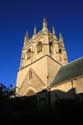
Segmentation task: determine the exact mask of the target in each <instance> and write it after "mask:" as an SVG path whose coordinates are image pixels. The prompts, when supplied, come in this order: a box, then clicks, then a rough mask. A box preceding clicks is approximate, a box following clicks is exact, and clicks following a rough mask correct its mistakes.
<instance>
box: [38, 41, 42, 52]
mask: <svg viewBox="0 0 83 125" xmlns="http://www.w3.org/2000/svg"><path fill="white" fill-rule="evenodd" d="M40 52H42V43H41V42H39V43H38V44H37V53H40Z"/></svg>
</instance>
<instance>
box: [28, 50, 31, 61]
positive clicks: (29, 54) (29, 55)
mask: <svg viewBox="0 0 83 125" xmlns="http://www.w3.org/2000/svg"><path fill="white" fill-rule="evenodd" d="M30 58H31V49H28V51H27V59H30Z"/></svg>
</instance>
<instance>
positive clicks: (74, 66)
mask: <svg viewBox="0 0 83 125" xmlns="http://www.w3.org/2000/svg"><path fill="white" fill-rule="evenodd" d="M81 75H83V57H82V58H80V59H78V60H75V61H73V62H71V63H69V64H67V65H64V66H62V68H61V69H60V70H59V72H58V73H57V75H56V76H55V78H54V80H53V82H52V83H51V85H50V86H51V87H53V86H55V85H57V84H59V83H63V82H66V81H68V80H71V79H73V78H75V77H78V76H81Z"/></svg>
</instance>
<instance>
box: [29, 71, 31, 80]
mask: <svg viewBox="0 0 83 125" xmlns="http://www.w3.org/2000/svg"><path fill="white" fill-rule="evenodd" d="M31 79H32V71H29V80H31Z"/></svg>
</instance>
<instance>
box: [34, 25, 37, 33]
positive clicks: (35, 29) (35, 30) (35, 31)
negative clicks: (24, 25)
mask: <svg viewBox="0 0 83 125" xmlns="http://www.w3.org/2000/svg"><path fill="white" fill-rule="evenodd" d="M36 33H37V28H36V25H35V27H34V34H36Z"/></svg>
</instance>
